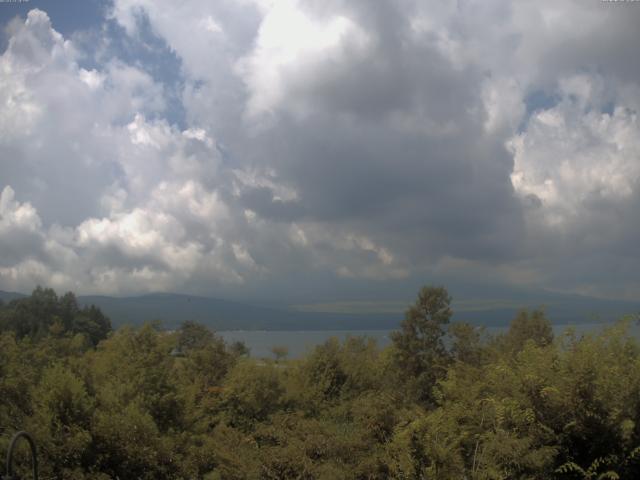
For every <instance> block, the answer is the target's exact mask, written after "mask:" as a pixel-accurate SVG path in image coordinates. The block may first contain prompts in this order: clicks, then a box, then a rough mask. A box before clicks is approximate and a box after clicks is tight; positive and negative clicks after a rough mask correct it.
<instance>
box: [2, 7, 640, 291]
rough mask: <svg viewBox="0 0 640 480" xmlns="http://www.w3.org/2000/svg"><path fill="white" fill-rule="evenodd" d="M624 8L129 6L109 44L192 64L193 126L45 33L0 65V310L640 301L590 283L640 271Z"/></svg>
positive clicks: (183, 96) (145, 79)
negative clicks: (191, 299)
mask: <svg viewBox="0 0 640 480" xmlns="http://www.w3.org/2000/svg"><path fill="white" fill-rule="evenodd" d="M618 7H621V8H618ZM627 7H629V6H619V5H618V6H615V5H613V4H607V3H606V2H591V3H584V2H579V1H567V2H561V3H558V2H535V3H530V2H523V3H517V4H505V3H504V2H498V1H483V2H479V1H477V2H476V1H472V2H463V3H457V4H455V3H450V2H432V3H429V4H424V3H421V2H414V1H410V0H407V1H404V0H402V1H398V2H375V3H371V2H365V1H362V2H359V1H356V2H353V1H349V2H345V1H341V0H330V1H328V2H314V1H303V0H285V1H277V2H271V1H263V0H237V1H228V2H213V3H212V2H205V1H201V0H192V1H187V2H181V3H176V2H171V1H165V0H160V1H153V2H152V1H148V0H114V2H113V5H112V8H111V9H110V11H109V12H108V14H107V18H105V19H97V20H96V22H105V24H106V25H110V26H111V27H113V26H114V25H116V26H118V28H119V29H120V30H117V29H116V30H115V31H116V32H118V34H120V35H124V36H126V39H127V41H128V42H130V43H131V44H136V45H138V44H139V45H142V46H146V45H147V42H149V35H151V36H152V37H153V41H154V42H159V43H161V44H163V45H165V46H166V48H167V49H168V50H170V51H171V52H172V53H173V55H175V57H176V58H177V60H178V65H179V72H176V75H177V76H178V77H179V82H178V83H177V88H178V89H179V94H178V96H179V103H180V106H181V108H182V109H183V110H184V119H183V121H182V122H180V123H181V124H180V125H178V124H176V122H175V121H174V120H172V119H171V118H172V116H171V114H170V112H169V109H170V107H169V103H168V102H169V101H168V97H169V93H168V86H167V84H166V78H163V75H162V73H161V70H158V69H157V68H155V65H152V64H148V63H145V62H147V61H151V62H152V61H153V59H152V60H148V59H147V60H144V59H139V60H138V61H131V60H130V59H129V60H128V61H127V60H126V58H128V57H127V56H126V55H124V54H120V53H122V52H120V53H119V52H118V51H117V50H112V51H109V52H108V54H105V52H101V53H100V55H95V56H92V55H91V52H87V51H86V47H85V46H84V44H80V43H77V42H74V41H73V40H71V39H69V38H65V37H64V36H63V35H61V34H60V33H58V32H56V30H55V29H54V27H53V26H52V25H51V22H50V20H49V18H48V16H47V15H46V13H45V12H42V11H40V10H32V11H31V12H30V13H29V15H28V17H27V18H26V19H25V20H24V21H20V22H17V23H14V24H13V26H12V29H11V36H10V39H9V42H8V47H7V49H6V51H5V52H4V53H3V54H2V57H0V102H2V105H3V109H2V110H1V111H0V155H1V156H2V158H3V160H2V164H1V166H0V169H1V170H0V173H1V175H0V179H1V180H0V181H1V182H2V183H1V184H0V187H3V188H4V191H3V194H2V195H3V196H2V203H1V205H2V208H1V211H2V215H3V216H2V220H1V221H0V242H4V243H2V245H7V246H9V245H11V246H12V247H11V248H12V249H13V250H12V249H3V253H4V252H9V253H6V254H3V255H1V256H0V261H1V263H2V265H1V266H0V268H1V269H0V287H1V288H4V287H7V286H15V288H18V287H20V288H21V289H24V288H25V287H24V286H26V285H30V284H32V283H33V282H35V281H38V282H41V283H47V284H49V283H54V284H56V285H69V288H77V289H79V290H86V291H102V292H126V291H128V290H130V289H132V290H136V291H140V290H179V291H192V292H196V291H197V292H199V293H211V291H212V290H214V289H215V290H216V291H224V292H226V293H229V294H234V292H235V294H236V295H237V294H241V293H239V292H245V293H246V292H251V294H256V295H258V296H259V294H260V292H267V291H269V292H274V291H279V292H280V293H287V294H288V293H290V292H291V291H292V290H293V289H292V285H293V284H295V285H296V287H300V288H301V289H306V291H311V292H312V291H313V290H314V288H317V289H325V290H326V289H328V288H330V287H327V285H331V284H334V283H335V285H338V284H339V285H344V284H345V283H344V282H351V285H360V286H363V285H372V284H376V285H380V286H381V287H380V288H382V289H383V288H384V286H389V285H393V284H398V283H401V282H410V281H411V279H415V280H416V282H419V281H422V279H424V278H440V277H445V276H449V277H454V278H465V277H468V278H473V279H475V281H478V282H482V281H484V280H483V275H484V279H485V280H486V279H490V280H491V281H495V282H497V283H500V282H502V283H503V284H512V283H516V284H518V285H524V286H545V287H547V288H553V289H558V290H566V291H580V292H591V293H593V292H597V291H598V289H599V288H603V286H604V285H605V284H606V285H609V286H610V287H611V286H612V285H614V284H615V287H611V288H610V290H612V291H607V292H606V294H607V295H616V292H615V291H613V290H616V289H617V291H618V292H621V293H620V295H621V296H630V295H633V294H634V293H633V292H635V290H634V289H635V288H636V287H634V285H636V284H634V283H633V281H632V275H631V273H624V274H623V273H620V274H619V275H618V278H619V281H618V282H613V283H612V282H610V280H605V274H604V273H600V274H599V273H598V271H600V272H605V271H610V269H615V268H618V271H622V270H624V269H625V268H626V266H629V265H631V264H635V263H634V260H633V259H634V258H637V256H638V255H637V253H638V252H637V247H636V246H635V242H634V240H633V239H634V238H637V235H638V233H640V232H638V227H636V226H635V223H637V222H632V221H630V219H632V218H633V216H634V213H633V212H634V211H636V210H635V209H637V207H638V206H640V203H639V196H640V193H639V190H638V178H639V176H640V162H639V161H638V158H639V153H640V144H639V143H638V140H637V139H638V138H639V136H638V133H640V132H638V120H637V114H638V110H639V109H640V85H639V83H638V78H640V76H639V75H640V70H639V68H638V64H637V62H632V61H630V60H631V59H633V58H635V52H634V50H633V49H634V48H635V47H634V45H635V44H637V40H638V34H637V28H636V26H637V22H638V20H640V9H634V8H627ZM113 31H114V30H113V28H111V29H108V28H102V29H101V30H100V32H101V35H109V32H113ZM103 43H104V45H106V47H104V48H113V45H114V44H115V43H116V42H110V41H109V39H105V41H104V42H103ZM83 49H84V50H83ZM87 58H90V59H91V61H87ZM172 88H176V85H173V87H172ZM16 199H18V200H16ZM18 212H22V213H18ZM16 245H19V246H20V248H17V247H15V246H16ZM7 248H8V247H7ZM16 248H17V249H16ZM636 263H637V261H636ZM587 265H588V266H590V268H587V267H586V266H587ZM608 268H609V270H608ZM592 270H593V271H592ZM625 271H626V270H625ZM301 275H302V276H303V277H304V279H303V281H304V282H306V287H304V288H303V287H301V286H300V285H299V284H300V283H301ZM358 282H360V283H358ZM394 282H395V283H394ZM274 285H275V286H277V287H274ZM278 288H279V289H280V290H278ZM336 288H337V287H336ZM354 291H362V289H361V288H360V287H357V288H356V287H354Z"/></svg>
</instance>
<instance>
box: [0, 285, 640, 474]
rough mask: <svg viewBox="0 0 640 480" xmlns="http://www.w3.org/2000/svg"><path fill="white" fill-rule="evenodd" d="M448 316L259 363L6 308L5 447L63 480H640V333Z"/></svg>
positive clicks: (0, 436) (212, 348)
mask: <svg viewBox="0 0 640 480" xmlns="http://www.w3.org/2000/svg"><path fill="white" fill-rule="evenodd" d="M449 304H450V298H449V296H448V294H447V292H446V290H444V289H443V288H432V287H429V288H425V289H423V290H422V291H421V292H420V294H419V297H418V300H417V301H416V304H415V305H414V306H412V307H411V308H410V309H409V310H408V312H407V315H406V319H405V321H404V323H403V324H402V326H401V329H400V330H399V331H398V332H397V333H396V334H395V335H393V344H392V345H391V346H390V347H389V348H386V349H380V348H378V347H377V346H376V344H375V343H374V342H373V341H372V340H369V339H364V338H350V339H348V340H346V341H345V342H342V343H341V342H338V341H337V340H335V339H332V340H329V341H327V342H326V343H324V344H322V345H319V346H318V347H317V348H315V349H314V350H313V351H312V352H311V353H310V354H309V355H308V356H306V357H305V358H302V359H287V358H286V351H285V350H283V349H275V350H274V356H275V357H276V359H275V360H268V359H266V360H257V359H252V358H249V357H248V356H247V355H246V350H245V349H244V348H243V346H242V345H233V346H230V345H226V344H225V343H224V342H223V341H222V340H221V339H220V338H219V337H218V336H216V335H215V334H213V333H212V332H210V331H209V330H207V329H206V328H204V327H203V326H201V325H198V324H195V323H191V322H187V323H185V324H183V326H182V328H181V329H179V330H178V331H175V332H167V331H162V330H161V329H160V328H159V326H158V325H153V324H148V325H145V326H143V327H141V328H137V329H133V328H127V327H125V328H121V329H119V330H117V331H115V332H109V330H108V328H106V326H108V322H106V319H104V317H103V316H102V315H101V314H100V312H99V311H96V309H93V310H92V309H79V308H78V307H77V305H75V302H74V301H73V296H72V295H69V294H67V295H65V296H63V297H60V298H57V297H56V296H55V294H54V293H53V292H51V291H48V290H42V289H38V290H36V291H35V292H34V295H33V296H32V297H31V298H30V299H25V300H20V301H19V302H17V303H15V302H12V303H10V304H8V305H5V306H3V307H0V319H1V322H2V323H1V324H0V325H1V326H2V332H1V333H0V399H1V403H0V451H2V452H4V451H5V449H6V447H7V443H8V439H9V437H10V435H11V434H12V433H13V432H15V431H16V430H20V429H26V430H28V431H30V432H32V433H33V434H34V436H35V438H36V440H37V443H38V445H39V448H40V461H41V465H42V468H41V470H42V478H65V479H67V478H68V479H108V478H121V479H125V478H126V479H137V478H141V479H163V478H172V479H173V478H175V479H181V478H182V479H191V478H204V479H245V478H247V479H386V478H393V479H487V480H488V479H540V478H551V479H598V478H600V479H604V478H610V479H611V478H622V479H635V478H640V448H638V447H640V345H638V343H637V342H636V340H635V339H634V338H632V337H631V336H630V335H629V334H628V327H629V321H626V322H625V321H621V322H620V323H618V324H616V325H614V326H612V327H611V328H609V329H608V330H606V331H604V332H601V333H594V334H592V335H585V336H577V335H576V334H574V333H572V332H570V331H569V332H567V333H566V334H565V335H563V336H562V337H561V338H556V339H554V338H553V333H552V330H551V328H550V325H549V322H548V320H547V319H546V318H545V316H544V313H543V312H540V311H536V312H532V313H527V312H522V313H521V314H520V315H518V316H517V318H516V319H514V321H513V324H512V326H511V328H510V329H509V330H508V331H507V332H506V333H505V334H502V335H498V336H494V337H490V336H488V335H486V334H485V333H484V332H483V331H482V330H481V329H478V328H477V327H473V326H471V325H466V324H455V323H454V324H449V320H450V317H451V311H450V309H449ZM74 305H75V306H74ZM91 312H93V313H91ZM22 322H25V324H24V325H23V323H22ZM91 323H95V325H98V326H100V328H96V327H95V326H94V325H92V324H91ZM96 332H101V333H100V334H99V335H98V334H97V333H96ZM105 332H106V333H105ZM0 467H3V465H1V464H0Z"/></svg>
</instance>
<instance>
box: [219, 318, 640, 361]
mask: <svg viewBox="0 0 640 480" xmlns="http://www.w3.org/2000/svg"><path fill="white" fill-rule="evenodd" d="M611 325H612V324H611V323H578V324H572V325H565V324H561V325H553V331H554V334H555V335H556V336H558V335H561V334H562V333H564V332H565V331H566V330H567V328H569V327H571V328H573V329H575V331H576V332H577V333H579V334H581V333H586V332H598V331H601V330H602V329H603V328H605V327H607V326H611ZM505 330H506V327H487V328H486V332H487V333H489V334H496V333H500V332H503V331H505ZM391 332H392V330H310V331H290V330H285V331H271V330H267V331H265V330H230V331H220V332H217V333H218V334H219V335H221V336H222V337H223V338H224V339H225V341H227V342H235V341H241V342H244V344H245V345H246V346H247V347H249V350H250V352H251V356H252V357H256V358H263V357H273V354H272V353H271V349H272V348H273V347H275V346H283V347H287V348H288V349H289V358H297V357H302V356H304V355H305V354H306V353H308V352H309V351H310V350H312V349H313V348H314V347H315V346H316V345H320V344H321V343H323V342H325V341H326V340H328V339H329V338H331V337H336V338H338V339H339V340H341V341H343V340H344V339H346V338H347V337H350V336H351V337H369V338H373V339H374V340H376V342H377V344H378V346H380V347H386V346H387V345H389V343H390V342H391V339H390V337H389V335H390V333H391ZM631 333H632V334H633V335H634V336H635V337H636V338H640V327H639V326H638V325H636V324H634V325H632V327H631Z"/></svg>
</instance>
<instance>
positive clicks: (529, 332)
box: [504, 309, 553, 352]
mask: <svg viewBox="0 0 640 480" xmlns="http://www.w3.org/2000/svg"><path fill="white" fill-rule="evenodd" d="M504 340H505V342H506V347H507V349H508V350H511V351H512V352H519V351H520V350H522V349H523V348H524V345H525V343H526V342H527V341H529V340H531V341H533V343H535V344H536V346H538V347H545V346H547V345H551V343H552V342H553V328H552V327H551V322H549V320H548V319H547V317H546V315H545V313H544V310H541V309H537V310H534V311H533V312H531V313H529V312H528V311H527V310H522V311H520V312H519V313H518V315H517V316H516V318H514V319H513V321H512V322H511V325H510V326H509V331H508V332H507V334H506V335H505V338H504Z"/></svg>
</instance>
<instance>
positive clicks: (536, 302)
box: [0, 291, 640, 330]
mask: <svg viewBox="0 0 640 480" xmlns="http://www.w3.org/2000/svg"><path fill="white" fill-rule="evenodd" d="M59 293H61V292H59ZM20 297H24V295H23V294H20V293H15V292H3V291H0V299H2V300H3V301H5V302H8V301H10V300H13V299H15V298H20ZM78 302H79V303H80V304H81V305H82V306H84V305H92V304H93V305H96V306H98V307H100V309H101V310H102V311H103V312H104V313H105V314H106V315H107V316H109V318H110V319H111V321H112V323H113V325H114V327H118V326H120V325H126V324H129V325H139V324H142V323H144V322H146V321H152V320H160V321H161V322H162V324H163V325H164V326H165V327H166V328H176V327H177V326H179V325H180V323H182V322H183V321H185V320H193V321H197V322H200V323H203V324H205V325H208V326H210V327H211V328H213V329H215V330H375V329H380V330H386V329H394V328H397V326H398V325H399V323H400V321H401V320H402V318H403V316H404V315H403V311H402V310H403V309H402V308H401V307H400V306H398V311H397V312H394V311H388V310H387V311H386V312H385V313H340V312H327V311H312V312H309V311H299V310H293V309H289V308H287V307H280V308H276V307H264V306H258V305H253V304H250V303H242V302H233V301H228V300H220V299H215V298H208V297H198V296H193V295H182V294H172V293H157V294H148V295H139V296H132V297H109V296H100V295H88V296H79V297H78ZM539 306H544V307H545V310H546V312H547V316H548V317H549V319H550V320H551V321H552V322H553V323H555V324H569V323H590V322H593V323H601V322H609V321H613V320H615V319H617V318H619V317H620V316H622V315H624V314H629V313H640V302H630V301H618V300H600V299H594V298H590V297H582V296H579V295H562V294H547V295H544V296H537V297H530V298H520V299H517V300H514V301H509V302H504V301H502V302H500V301H495V302H492V301H479V302H473V301H461V302H457V303H456V302H454V305H453V310H454V316H453V321H464V322H470V323H473V324H476V325H486V326H504V325H508V323H509V322H510V321H511V320H512V319H513V317H514V316H515V314H516V313H517V312H518V310H520V309H521V308H530V309H531V308H536V307H539Z"/></svg>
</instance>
